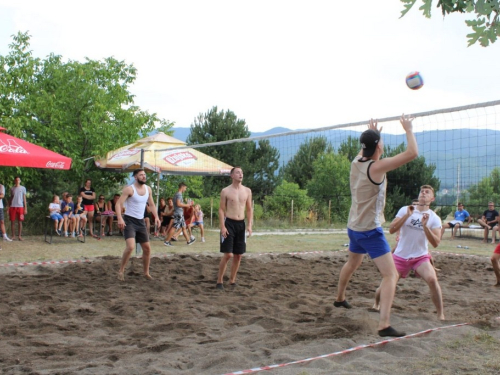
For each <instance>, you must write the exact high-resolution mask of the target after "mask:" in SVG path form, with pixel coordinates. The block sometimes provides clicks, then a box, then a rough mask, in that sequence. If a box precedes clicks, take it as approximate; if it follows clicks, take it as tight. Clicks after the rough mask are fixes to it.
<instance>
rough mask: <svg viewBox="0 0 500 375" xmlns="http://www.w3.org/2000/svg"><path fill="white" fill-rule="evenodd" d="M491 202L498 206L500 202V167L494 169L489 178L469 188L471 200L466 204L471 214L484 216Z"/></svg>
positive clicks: (466, 201)
mask: <svg viewBox="0 0 500 375" xmlns="http://www.w3.org/2000/svg"><path fill="white" fill-rule="evenodd" d="M489 201H493V202H495V204H496V205H498V204H499V202H500V167H497V168H495V169H493V170H492V171H491V173H490V175H489V176H488V177H485V178H483V179H482V180H481V181H479V183H477V184H475V185H472V186H470V187H469V198H468V199H466V200H465V202H464V204H465V207H466V208H467V211H469V213H471V214H473V213H475V214H482V213H483V212H484V210H486V208H487V206H488V202H489ZM497 210H498V207H497Z"/></svg>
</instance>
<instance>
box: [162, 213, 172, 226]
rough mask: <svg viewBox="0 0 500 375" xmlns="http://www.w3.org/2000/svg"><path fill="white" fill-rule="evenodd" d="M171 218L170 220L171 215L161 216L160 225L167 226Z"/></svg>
mask: <svg viewBox="0 0 500 375" xmlns="http://www.w3.org/2000/svg"><path fill="white" fill-rule="evenodd" d="M171 220H172V216H163V220H162V221H161V226H162V227H168V224H170V221H171Z"/></svg>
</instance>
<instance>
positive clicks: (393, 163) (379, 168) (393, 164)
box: [370, 114, 418, 181]
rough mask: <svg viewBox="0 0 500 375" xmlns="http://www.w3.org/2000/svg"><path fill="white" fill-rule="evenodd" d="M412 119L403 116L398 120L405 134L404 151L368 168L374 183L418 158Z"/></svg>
mask: <svg viewBox="0 0 500 375" xmlns="http://www.w3.org/2000/svg"><path fill="white" fill-rule="evenodd" d="M413 119H414V118H413V117H409V116H405V115H404V114H403V115H402V116H401V118H400V119H399V121H400V122H401V125H402V126H403V129H404V130H405V132H406V141H407V146H406V150H405V151H403V152H402V153H400V154H397V155H395V156H392V157H389V158H384V159H381V160H379V161H377V162H376V163H374V164H373V165H372V167H371V168H370V176H371V177H372V178H373V179H374V181H380V180H381V179H382V178H383V176H384V174H386V173H387V172H389V171H392V170H394V169H396V168H398V167H400V166H402V165H404V164H406V163H409V162H410V161H412V160H413V159H415V158H416V157H417V156H418V145H417V140H416V138H415V134H413V124H412V121H413Z"/></svg>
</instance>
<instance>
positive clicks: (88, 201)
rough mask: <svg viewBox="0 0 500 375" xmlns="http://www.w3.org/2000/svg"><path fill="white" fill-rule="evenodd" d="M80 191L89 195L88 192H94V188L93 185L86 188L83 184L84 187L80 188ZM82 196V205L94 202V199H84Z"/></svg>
mask: <svg viewBox="0 0 500 375" xmlns="http://www.w3.org/2000/svg"><path fill="white" fill-rule="evenodd" d="M82 191H83V192H84V193H85V194H89V195H90V194H92V193H95V190H94V188H93V187H91V188H90V189H88V190H87V188H86V187H85V186H84V187H82V188H80V193H81V192H82ZM82 198H83V200H82V203H83V205H85V206H89V205H91V204H94V200H93V199H85V197H82Z"/></svg>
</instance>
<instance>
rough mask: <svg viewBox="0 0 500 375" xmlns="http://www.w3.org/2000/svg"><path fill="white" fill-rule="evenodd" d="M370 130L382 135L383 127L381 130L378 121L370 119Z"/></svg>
mask: <svg viewBox="0 0 500 375" xmlns="http://www.w3.org/2000/svg"><path fill="white" fill-rule="evenodd" d="M368 129H370V130H375V131H377V132H379V133H382V129H383V126H381V127H380V129H379V128H378V120H374V119H372V118H371V119H370V122H369V123H368Z"/></svg>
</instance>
